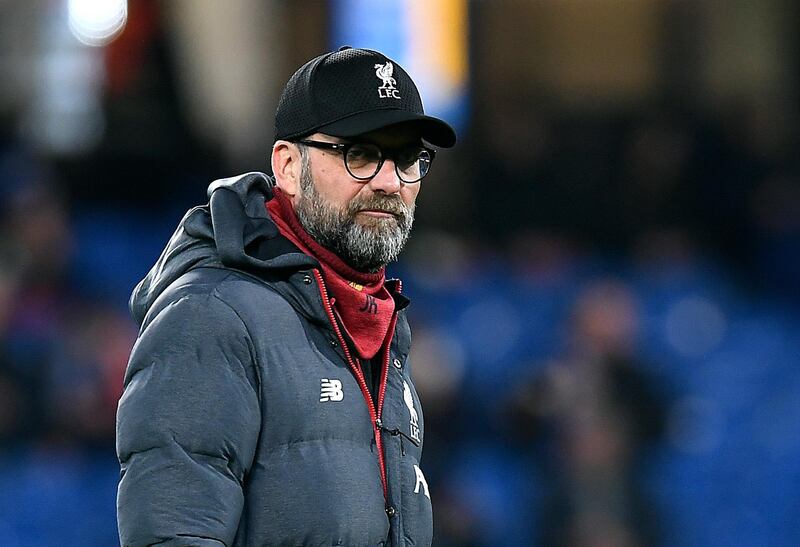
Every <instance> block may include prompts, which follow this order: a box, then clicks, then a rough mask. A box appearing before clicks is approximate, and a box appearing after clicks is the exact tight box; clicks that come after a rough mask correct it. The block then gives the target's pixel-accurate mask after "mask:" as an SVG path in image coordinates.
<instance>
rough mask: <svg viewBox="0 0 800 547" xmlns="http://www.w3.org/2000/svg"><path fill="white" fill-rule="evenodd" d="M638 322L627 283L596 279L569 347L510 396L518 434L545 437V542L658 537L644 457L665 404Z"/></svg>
mask: <svg viewBox="0 0 800 547" xmlns="http://www.w3.org/2000/svg"><path fill="white" fill-rule="evenodd" d="M638 329H639V317H638V310H637V304H636V302H635V300H634V297H633V295H632V293H631V291H630V289H628V287H626V286H625V285H624V284H622V283H620V282H618V281H614V280H602V281H595V282H593V283H591V284H589V285H588V286H587V287H585V289H584V290H583V291H582V292H581V294H580V295H579V297H578V299H577V301H576V303H575V306H574V310H573V317H572V322H571V324H570V331H569V337H570V339H569V349H568V350H567V352H566V354H565V355H564V356H562V357H561V358H558V359H556V360H554V361H553V362H551V363H550V364H549V365H548V366H547V367H546V368H545V369H544V370H543V371H541V373H540V374H538V375H537V376H536V377H535V378H534V379H533V380H532V381H530V382H528V383H526V384H523V386H522V387H521V388H520V389H518V390H517V391H516V393H515V394H514V396H513V399H512V401H511V405H510V412H511V415H512V421H511V423H513V424H514V425H515V435H519V436H522V437H526V436H530V438H532V439H540V440H542V441H543V442H544V443H545V446H544V448H543V449H542V450H541V451H540V452H537V454H539V456H540V457H541V460H542V462H541V463H542V466H543V468H544V471H545V472H544V473H543V475H544V476H545V477H547V478H548V479H547V480H548V481H549V484H548V485H547V488H548V490H549V492H548V495H547V499H546V502H545V503H546V508H545V510H544V512H543V515H542V519H541V520H542V523H543V527H542V530H543V538H542V544H543V545H548V546H562V545H563V546H570V547H601V546H603V547H605V546H608V547H632V546H644V545H655V544H657V541H656V538H655V537H654V532H655V530H654V527H653V524H654V515H652V514H648V513H649V510H650V508H651V507H652V504H651V503H648V502H647V501H646V500H645V499H643V494H642V492H641V489H640V487H639V484H638V479H639V476H638V472H639V467H638V465H639V463H640V460H641V458H642V456H643V448H644V447H645V446H646V445H647V444H648V443H650V442H651V441H655V440H657V439H659V437H660V436H661V432H662V428H663V413H664V410H665V409H664V403H663V402H662V401H661V399H660V397H659V396H658V395H657V394H656V391H655V390H654V389H653V386H652V385H651V382H650V379H649V378H647V376H646V374H645V373H644V371H643V367H642V365H641V363H640V362H639V361H638V358H637V356H636V353H635V350H636V347H635V342H636V334H637V331H638Z"/></svg>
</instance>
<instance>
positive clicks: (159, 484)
mask: <svg viewBox="0 0 800 547" xmlns="http://www.w3.org/2000/svg"><path fill="white" fill-rule="evenodd" d="M254 354H255V352H254V350H253V347H252V343H251V338H250V336H249V334H248V332H247V329H246V327H245V325H244V323H243V322H242V321H241V319H240V318H239V316H238V315H237V314H236V313H235V312H234V311H233V309H232V308H230V307H229V306H228V305H227V304H226V303H224V302H223V301H221V300H220V299H218V298H216V297H215V296H210V295H190V296H185V297H183V298H182V299H180V300H178V301H177V302H174V303H172V304H170V305H169V306H167V307H166V308H165V309H164V310H162V311H161V312H160V313H159V314H158V315H157V316H156V317H155V318H154V319H153V320H152V321H151V322H150V324H148V325H147V326H146V328H145V329H144V330H143V332H142V333H141V335H140V337H139V339H138V340H137V342H136V344H135V345H134V348H133V351H132V353H131V358H130V362H129V364H128V370H127V372H126V375H125V388H124V393H123V395H122V398H121V399H120V402H119V408H118V412H117V455H118V457H119V461H120V466H121V475H120V477H121V478H120V483H119V489H118V492H117V520H118V526H119V534H120V541H121V543H122V545H123V546H124V547H127V546H132V547H138V546H144V545H154V544H155V545H168V546H176V547H177V546H189V545H191V546H214V547H220V546H222V545H225V546H230V545H232V544H233V540H234V536H235V535H236V530H237V527H238V525H239V519H240V517H241V513H242V508H243V506H244V495H243V490H242V484H243V481H244V477H245V475H246V474H247V472H248V470H249V468H250V465H251V464H252V462H253V457H254V454H255V450H256V444H257V439H258V435H259V430H260V423H261V417H260V400H259V395H258V393H259V388H258V380H257V373H256V370H257V367H256V363H255V361H254Z"/></svg>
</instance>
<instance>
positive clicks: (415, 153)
mask: <svg viewBox="0 0 800 547" xmlns="http://www.w3.org/2000/svg"><path fill="white" fill-rule="evenodd" d="M419 154H420V149H419V148H406V149H405V150H400V151H399V152H398V153H397V156H396V158H395V161H396V162H397V164H398V165H399V166H400V167H409V166H411V165H413V164H415V163H416V162H417V160H418V159H419Z"/></svg>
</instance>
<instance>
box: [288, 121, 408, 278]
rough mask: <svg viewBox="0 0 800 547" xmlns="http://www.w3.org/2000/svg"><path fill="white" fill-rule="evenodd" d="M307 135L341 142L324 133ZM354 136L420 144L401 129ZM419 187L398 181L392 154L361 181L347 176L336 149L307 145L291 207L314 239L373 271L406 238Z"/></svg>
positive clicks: (388, 143) (395, 252)
mask: <svg viewBox="0 0 800 547" xmlns="http://www.w3.org/2000/svg"><path fill="white" fill-rule="evenodd" d="M307 139H309V140H315V141H325V142H344V141H343V139H338V138H336V137H331V136H329V135H324V134H322V133H316V134H314V135H311V136H309V137H307ZM353 141H357V142H372V143H375V144H377V145H379V146H381V147H386V148H387V149H390V150H391V149H395V148H398V147H402V146H404V145H407V144H419V138H417V137H415V136H414V135H413V134H412V133H410V132H407V131H402V130H400V131H397V130H395V131H392V132H387V131H377V132H374V133H368V134H365V135H362V136H361V137H359V138H358V139H353ZM419 186H420V183H418V182H417V183H411V184H408V183H404V182H402V181H401V180H400V179H399V177H398V176H397V173H396V171H395V165H394V161H393V160H391V159H388V158H387V159H386V161H385V162H384V163H383V165H382V166H381V169H380V171H379V172H378V173H377V174H376V175H375V176H374V177H373V178H372V179H370V180H368V181H362V180H358V179H355V178H353V177H352V176H350V174H349V173H348V172H347V170H346V169H345V166H344V162H343V161H342V155H341V153H340V152H338V151H334V150H321V149H317V148H310V147H308V148H306V149H305V152H304V160H303V169H302V174H301V181H300V191H299V192H298V193H297V195H296V196H295V199H294V206H295V210H296V212H297V217H298V219H299V220H300V223H301V224H302V225H303V227H304V228H305V229H306V231H307V232H308V233H309V234H310V235H311V236H312V237H313V238H314V239H315V240H316V241H317V242H318V243H320V244H321V245H322V246H324V247H326V248H328V249H330V250H331V251H333V252H334V253H335V254H336V255H337V256H339V257H340V258H341V259H342V260H344V261H345V262H346V263H348V264H349V265H350V266H352V267H353V268H355V269H357V270H360V271H364V272H376V271H378V270H379V269H380V268H381V267H383V266H385V265H386V264H388V263H389V262H393V261H395V260H397V257H398V255H399V254H400V251H402V249H403V247H404V245H405V243H406V241H407V240H408V236H409V234H410V232H411V226H412V224H413V222H414V207H415V201H416V198H417V193H419Z"/></svg>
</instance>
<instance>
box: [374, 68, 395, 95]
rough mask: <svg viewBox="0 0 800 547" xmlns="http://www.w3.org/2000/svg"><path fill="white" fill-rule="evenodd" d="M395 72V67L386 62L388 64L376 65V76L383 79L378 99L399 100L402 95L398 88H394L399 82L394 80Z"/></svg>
mask: <svg viewBox="0 0 800 547" xmlns="http://www.w3.org/2000/svg"><path fill="white" fill-rule="evenodd" d="M393 72H394V65H393V64H392V63H391V62H389V61H386V64H383V65H381V64H376V65H375V76H377V77H378V78H380V79H381V81H382V82H383V83H382V84H381V86H380V87H379V88H378V97H380V98H381V99H389V98H392V99H399V98H400V93H399V92H398V91H397V88H395V87H394V86H395V85H396V84H397V80H395V79H394V78H392V73H393Z"/></svg>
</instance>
